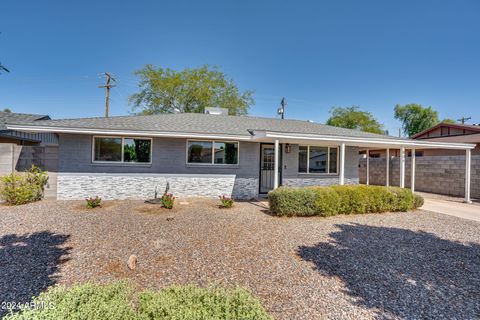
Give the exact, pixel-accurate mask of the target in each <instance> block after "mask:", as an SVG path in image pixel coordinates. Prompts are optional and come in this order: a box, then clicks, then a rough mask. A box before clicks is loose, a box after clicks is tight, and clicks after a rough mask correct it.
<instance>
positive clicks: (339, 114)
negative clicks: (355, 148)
mask: <svg viewBox="0 0 480 320" xmlns="http://www.w3.org/2000/svg"><path fill="white" fill-rule="evenodd" d="M326 124H328V125H330V126H335V127H342V128H347V129H356V130H361V131H365V132H372V133H379V134H382V133H383V132H384V131H383V125H382V124H381V123H380V122H378V121H377V120H376V119H375V117H374V116H373V115H372V114H371V113H370V112H368V111H362V110H360V108H359V107H358V106H352V107H346V108H343V107H333V108H332V109H331V110H330V118H329V119H328V120H327V122H326Z"/></svg>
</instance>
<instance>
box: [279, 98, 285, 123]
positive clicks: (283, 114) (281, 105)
mask: <svg viewBox="0 0 480 320" xmlns="http://www.w3.org/2000/svg"><path fill="white" fill-rule="evenodd" d="M286 105H287V104H286V103H285V97H283V98H282V102H280V108H278V110H277V113H278V114H279V115H280V116H281V117H282V119H285V106H286Z"/></svg>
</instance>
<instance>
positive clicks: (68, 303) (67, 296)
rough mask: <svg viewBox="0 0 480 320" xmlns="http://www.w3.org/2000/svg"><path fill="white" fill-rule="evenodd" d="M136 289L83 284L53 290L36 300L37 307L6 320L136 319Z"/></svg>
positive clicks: (34, 301) (116, 283)
mask: <svg viewBox="0 0 480 320" xmlns="http://www.w3.org/2000/svg"><path fill="white" fill-rule="evenodd" d="M132 297H133V290H131V288H130V287H129V286H128V284H127V283H126V282H114V283H112V284H109V285H98V284H92V283H87V284H82V285H78V286H74V287H72V288H70V289H67V288H65V287H63V286H61V287H52V288H50V289H49V290H47V291H46V292H43V293H40V295H39V296H38V297H37V298H34V299H33V305H34V306H37V305H39V306H44V307H43V308H29V309H24V310H22V312H19V313H14V314H10V315H7V316H6V317H5V318H4V319H10V320H27V319H44V320H50V319H51V320H54V319H64V320H67V319H89V320H104V319H135V311H134V310H133V308H132V307H131V306H130V302H131V300H132Z"/></svg>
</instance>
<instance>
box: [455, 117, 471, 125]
mask: <svg viewBox="0 0 480 320" xmlns="http://www.w3.org/2000/svg"><path fill="white" fill-rule="evenodd" d="M470 119H472V117H467V118H465V117H461V118H460V119H458V120H457V121H460V122H461V123H462V124H465V121H468V120H470Z"/></svg>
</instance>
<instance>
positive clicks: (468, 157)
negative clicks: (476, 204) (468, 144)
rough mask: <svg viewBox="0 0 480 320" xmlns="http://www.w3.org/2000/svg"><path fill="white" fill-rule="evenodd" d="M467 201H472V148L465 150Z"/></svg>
mask: <svg viewBox="0 0 480 320" xmlns="http://www.w3.org/2000/svg"><path fill="white" fill-rule="evenodd" d="M465 158H466V162H465V202H466V203H472V200H471V199H470V179H471V177H470V175H471V163H472V150H470V149H466V150H465Z"/></svg>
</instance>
